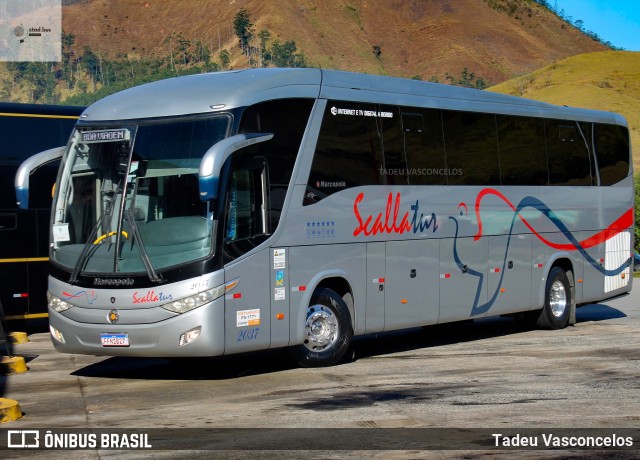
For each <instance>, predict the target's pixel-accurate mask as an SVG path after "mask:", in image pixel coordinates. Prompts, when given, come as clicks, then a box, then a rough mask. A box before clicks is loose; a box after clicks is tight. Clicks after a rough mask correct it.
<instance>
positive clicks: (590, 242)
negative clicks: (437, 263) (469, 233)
mask: <svg viewBox="0 0 640 460" xmlns="http://www.w3.org/2000/svg"><path fill="white" fill-rule="evenodd" d="M487 195H495V196H497V197H498V198H500V199H501V200H502V201H504V202H505V203H507V205H509V207H510V208H511V209H512V210H513V212H516V207H515V206H514V205H513V203H512V202H511V201H509V199H508V198H507V197H505V196H504V195H503V194H502V193H500V192H499V191H497V190H495V189H492V188H485V189H484V190H482V191H481V192H480V193H478V196H477V197H476V206H475V210H476V218H477V220H478V232H477V233H476V234H475V235H474V237H473V239H474V240H478V239H480V238H482V218H481V217H480V202H481V201H482V199H483V198H484V197H485V196H487ZM518 217H519V218H520V220H521V221H522V222H523V223H524V224H525V225H526V226H527V228H528V229H529V230H531V232H533V234H534V235H535V236H536V237H537V238H538V239H539V240H540V241H542V242H543V243H544V244H546V245H547V246H549V247H552V248H554V249H559V250H564V251H575V250H576V249H578V248H577V246H575V245H573V244H558V243H554V242H553V241H549V240H547V239H546V238H545V237H543V236H542V235H540V234H539V233H538V232H537V231H536V230H535V229H534V228H533V226H532V225H531V224H530V223H529V222H527V220H526V219H525V218H524V217H522V216H521V215H520V213H518ZM632 225H633V208H630V209H629V210H627V211H625V212H624V213H623V214H622V215H621V216H620V217H618V218H617V219H616V220H615V221H614V222H613V223H612V224H611V225H609V226H608V227H607V228H605V229H604V230H602V231H600V232H598V233H596V234H595V235H592V236H590V237H589V238H587V239H585V240H582V241H579V242H578V243H579V244H580V246H582V248H583V249H587V248H590V247H593V246H597V245H599V244H602V243H604V242H605V241H606V240H608V239H609V238H612V237H614V236H615V235H617V234H618V233H620V232H621V231H623V230H626V229H628V228H629V227H631V226H632Z"/></svg>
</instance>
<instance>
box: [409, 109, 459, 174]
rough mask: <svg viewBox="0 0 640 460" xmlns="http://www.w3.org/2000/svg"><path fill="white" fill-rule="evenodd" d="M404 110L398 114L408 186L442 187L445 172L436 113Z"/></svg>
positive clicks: (422, 110)
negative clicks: (400, 119) (405, 158)
mask: <svg viewBox="0 0 640 460" xmlns="http://www.w3.org/2000/svg"><path fill="white" fill-rule="evenodd" d="M406 110H407V112H403V113H402V128H403V129H402V131H403V134H404V136H403V143H404V148H405V154H406V157H407V169H408V172H409V183H410V184H412V185H433V184H446V183H447V171H448V170H447V164H446V162H445V158H444V141H443V139H442V119H441V117H440V111H439V110H430V109H420V110H419V111H418V110H415V109H414V110H413V111H411V112H409V110H411V109H406Z"/></svg>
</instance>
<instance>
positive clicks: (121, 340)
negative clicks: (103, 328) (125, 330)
mask: <svg viewBox="0 0 640 460" xmlns="http://www.w3.org/2000/svg"><path fill="white" fill-rule="evenodd" d="M100 341H101V342H102V346H103V347H128V346H129V334H100Z"/></svg>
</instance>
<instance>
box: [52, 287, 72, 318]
mask: <svg viewBox="0 0 640 460" xmlns="http://www.w3.org/2000/svg"><path fill="white" fill-rule="evenodd" d="M47 301H48V303H49V307H51V308H53V309H54V310H55V311H57V312H58V313H62V312H63V311H65V310H68V309H69V308H71V307H73V305H71V304H70V303H69V302H65V301H64V300H62V299H59V298H58V297H56V296H54V295H53V294H51V292H49V291H47Z"/></svg>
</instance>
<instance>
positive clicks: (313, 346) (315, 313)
mask: <svg viewBox="0 0 640 460" xmlns="http://www.w3.org/2000/svg"><path fill="white" fill-rule="evenodd" d="M352 336H353V330H352V329H351V317H350V315H349V308H348V307H347V304H346V303H345V301H344V300H343V299H342V297H340V296H339V295H338V294H337V293H336V292H335V291H333V290H331V289H327V288H321V289H318V290H317V291H316V292H315V293H314V294H313V296H312V297H311V304H310V305H309V307H308V308H307V316H306V320H305V325H304V342H303V343H302V345H298V346H296V347H294V348H293V349H292V353H293V358H294V360H295V361H296V363H297V364H298V365H299V366H302V367H320V366H331V365H333V364H335V363H337V362H338V361H340V359H341V358H342V357H343V356H344V354H345V353H346V351H347V350H348V348H349V345H350V344H351V337H352Z"/></svg>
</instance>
